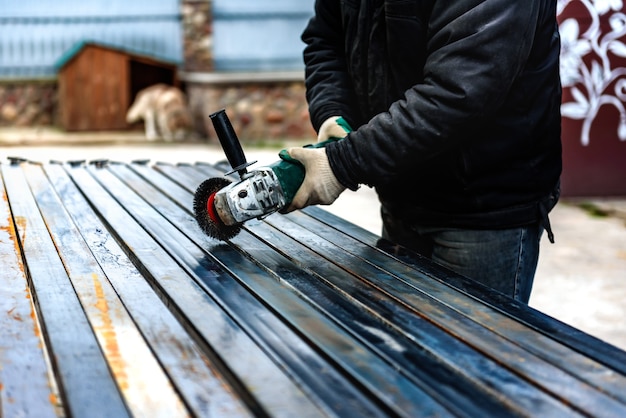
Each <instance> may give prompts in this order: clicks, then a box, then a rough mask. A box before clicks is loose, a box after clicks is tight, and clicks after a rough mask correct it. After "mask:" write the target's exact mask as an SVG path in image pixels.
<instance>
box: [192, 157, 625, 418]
mask: <svg viewBox="0 0 626 418" xmlns="http://www.w3.org/2000/svg"><path fill="white" fill-rule="evenodd" d="M202 171H203V172H205V173H208V174H213V175H215V174H216V173H214V170H213V169H212V168H211V167H206V166H202ZM296 218H298V219H299V218H306V216H305V215H303V214H300V213H298V212H295V213H293V214H290V215H289V216H287V217H282V216H270V217H268V218H267V219H266V222H267V223H269V224H272V225H274V226H275V227H276V228H277V229H278V230H280V231H282V232H285V234H286V235H287V236H286V237H284V239H289V237H298V238H297V241H300V242H304V243H306V245H307V246H308V247H309V248H310V249H312V250H314V251H316V252H318V253H319V254H322V255H323V256H324V257H325V259H326V264H324V262H323V261H321V260H319V259H315V258H313V259H312V260H311V259H310V257H309V259H307V257H306V255H305V254H302V253H298V254H297V255H293V253H294V248H295V246H294V243H293V242H290V243H289V244H288V245H286V246H285V248H287V249H288V251H289V252H291V253H292V256H291V259H293V260H297V262H298V264H299V265H301V266H303V267H304V268H307V269H310V270H312V271H316V272H319V273H320V278H322V279H323V278H325V277H332V278H336V277H338V275H337V274H336V273H334V272H333V270H332V268H331V267H329V263H333V262H334V263H336V264H337V265H339V266H343V268H345V269H348V270H349V271H350V273H352V274H356V275H358V276H360V277H367V278H368V280H366V281H365V283H367V282H372V283H373V285H374V286H375V287H377V288H381V289H385V291H387V292H389V293H390V294H391V295H393V296H394V297H396V298H398V300H400V301H403V303H407V304H408V306H413V307H419V310H418V311H417V312H418V313H419V312H420V311H421V312H425V313H424V314H423V315H425V316H427V317H428V318H429V320H431V321H435V323H438V324H439V326H440V327H442V329H445V330H447V331H448V332H453V333H455V334H456V337H457V338H459V339H461V340H463V341H465V342H466V343H468V344H471V345H472V346H474V347H475V348H476V349H478V350H479V351H480V352H482V353H484V355H487V356H488V358H491V359H493V360H494V361H502V359H503V357H504V362H505V364H508V365H509V366H508V367H510V369H511V370H512V371H513V372H515V373H519V374H520V375H521V376H525V378H531V381H533V382H534V384H536V385H538V386H542V385H546V386H545V387H547V389H546V388H545V387H544V390H547V391H548V392H551V393H553V394H554V396H557V397H564V400H565V402H568V403H569V402H571V403H572V404H573V405H575V406H577V407H578V408H580V409H581V410H587V411H589V410H591V411H593V410H594V409H596V408H597V407H598V403H603V404H604V402H606V403H607V405H611V406H612V407H613V408H614V409H613V410H614V411H619V410H621V409H622V408H623V406H622V405H620V404H619V402H616V401H615V400H613V399H611V397H609V396H605V395H604V394H603V393H601V392H602V391H608V392H609V393H610V394H611V395H612V396H614V397H616V398H618V399H620V398H621V397H623V396H624V395H623V393H624V388H625V387H626V383H625V380H624V379H623V376H619V375H617V374H614V373H606V369H605V368H603V367H601V366H600V365H599V364H597V363H594V362H582V361H579V365H580V363H584V364H583V366H585V367H581V369H582V370H583V373H582V374H587V376H586V377H595V380H596V383H597V386H596V387H597V388H601V389H600V391H601V392H597V393H591V392H594V389H593V388H591V387H589V386H587V384H586V383H585V382H580V381H578V380H576V379H572V378H571V376H569V375H567V374H566V373H565V372H563V371H562V370H561V369H560V368H559V367H555V366H554V365H551V364H549V363H546V362H545V361H542V360H540V359H538V358H537V359H536V358H534V356H533V355H529V353H527V352H525V351H523V350H520V349H519V348H518V347H516V346H515V345H511V344H510V343H509V342H508V341H506V340H503V339H502V338H500V337H499V336H498V335H497V333H498V332H499V330H500V329H505V330H506V329H508V327H513V328H515V327H516V326H517V328H518V331H519V330H520V329H521V330H525V331H526V334H527V335H532V334H533V331H532V330H530V329H527V328H526V329H525V327H524V326H523V325H520V324H518V323H516V322H514V321H512V320H510V319H509V318H508V317H502V315H499V314H498V312H496V311H493V310H492V309H490V308H489V307H488V306H485V305H483V304H481V303H480V302H476V300H474V299H472V298H469V297H467V296H466V295H463V294H462V293H460V292H456V291H451V288H450V287H449V286H445V285H441V284H439V283H438V282H437V281H434V280H428V279H427V276H426V275H424V274H417V275H416V274H415V271H414V270H412V269H407V268H406V266H404V267H403V265H402V264H400V263H394V261H393V259H390V258H389V257H388V256H385V255H383V254H382V253H381V252H379V251H377V250H374V249H372V248H371V247H368V246H365V245H362V244H361V243H359V242H358V241H356V240H354V239H352V238H350V237H349V236H344V235H343V234H340V233H338V231H337V230H336V229H332V230H331V228H327V230H331V231H329V232H328V233H327V234H324V229H323V228H320V225H319V224H315V225H310V226H311V227H310V230H303V229H302V228H301V227H299V226H296V224H294V223H293V222H290V221H289V219H296ZM249 230H250V231H252V232H253V233H256V232H257V231H258V230H259V228H257V229H253V228H252V227H250V228H249ZM313 231H314V232H313ZM321 231H322V232H321ZM320 234H321V235H325V236H326V238H327V239H329V240H334V241H340V242H339V243H338V244H337V245H333V244H331V243H329V242H328V241H326V240H321V239H320V237H319V235H320ZM274 241H275V242H278V239H274ZM358 244H361V245H358ZM346 252H348V253H352V254H351V255H347V254H346ZM255 257H256V256H255ZM305 260H306V261H305ZM372 267H373V268H372ZM385 269H387V270H390V271H393V274H390V273H387V272H386V271H385ZM394 279H396V280H394ZM397 279H401V280H405V281H406V282H407V283H411V284H416V285H415V286H413V285H409V286H407V285H406V284H405V283H403V282H402V281H401V280H397ZM424 279H426V280H424ZM342 283H345V282H342ZM332 286H334V287H335V289H336V290H337V291H344V292H345V291H346V290H345V289H342V288H341V285H340V284H337V283H333V284H332ZM420 288H421V289H420ZM424 288H426V289H425V290H424ZM365 289H367V284H360V285H358V286H356V287H355V288H353V289H351V290H352V291H353V292H355V294H360V293H361V294H362V293H363V292H366V290H365ZM426 295H428V296H426ZM424 296H426V297H424ZM433 298H435V299H441V300H443V306H447V307H446V308H444V309H443V310H442V307H440V306H437V303H436V300H435V304H433ZM377 300H378V298H377V296H376V294H368V295H367V296H365V297H364V303H365V304H367V303H370V304H372V303H374V302H372V301H377ZM452 306H454V307H457V306H458V307H461V308H460V309H461V310H464V311H465V314H466V317H465V318H463V317H462V316H459V315H456V314H455V313H451V312H447V311H448V310H450V308H449V307H452ZM376 308H377V309H378V310H379V311H385V312H386V311H387V310H386V309H383V308H382V307H381V306H377V307H375V308H373V311H376ZM485 308H486V309H485ZM477 312H482V314H481V315H476V313H477ZM473 317H478V318H480V321H483V320H484V319H485V318H490V319H491V320H492V321H491V323H490V324H489V327H488V328H489V329H490V330H491V331H490V330H488V329H486V328H482V327H476V326H474V325H473V324H472V323H473V322H474V321H475V320H474V319H471V318H473ZM494 319H495V321H494ZM394 321H395V322H394V324H389V325H390V326H394V325H398V324H399V323H400V318H399V317H398V316H397V315H394ZM501 321H504V322H505V323H504V324H502V323H501ZM487 322H489V321H487ZM466 328H467V329H466ZM523 336H524V334H523V335H522V337H521V338H522V339H523ZM535 351H536V350H535ZM564 351H567V354H569V357H576V353H575V352H572V351H571V350H564ZM437 352H438V353H442V352H443V351H442V350H440V349H437V350H435V353H437ZM450 354H451V355H452V356H455V357H457V358H458V354H453V353H450ZM569 357H568V358H569ZM520 358H521V359H526V361H523V362H518V361H516V360H519V359H520ZM579 360H584V359H579ZM518 363H519V365H518ZM479 373H480V372H479ZM586 380H589V379H586ZM585 393H587V395H586V396H585Z"/></svg>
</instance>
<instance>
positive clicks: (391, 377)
mask: <svg viewBox="0 0 626 418" xmlns="http://www.w3.org/2000/svg"><path fill="white" fill-rule="evenodd" d="M183 168H185V167H183ZM110 170H112V171H114V172H117V173H118V174H119V175H120V176H121V177H123V179H124V180H125V181H126V182H128V183H129V184H135V190H136V191H137V192H138V193H139V194H141V195H142V196H143V197H144V198H146V199H147V201H148V202H149V203H151V204H152V205H153V206H154V207H158V208H159V211H160V212H161V213H163V214H164V215H166V217H167V218H168V219H169V220H170V222H172V223H173V224H175V225H178V226H179V227H180V229H181V230H182V231H183V232H184V233H185V234H186V235H187V236H189V237H191V238H193V239H194V241H196V242H197V243H199V244H203V243H204V244H206V245H207V246H208V247H207V251H208V252H209V253H210V255H211V256H212V257H214V258H215V260H216V262H218V263H223V264H224V265H225V266H228V267H227V268H228V269H229V270H230V271H232V273H233V274H234V275H235V276H236V278H237V280H239V281H241V282H242V283H244V284H245V286H247V287H248V288H249V289H250V290H251V291H252V292H254V293H256V294H257V297H259V298H262V300H263V301H264V302H265V304H266V305H268V306H270V307H272V308H273V309H274V310H277V311H279V312H280V313H281V314H282V316H283V318H285V319H286V320H288V321H289V322H292V323H293V327H294V328H295V329H297V330H298V332H300V333H305V334H307V333H308V335H307V338H309V339H312V340H318V341H317V342H318V343H319V344H318V345H319V346H322V347H323V348H324V349H325V350H326V355H327V356H328V357H332V358H335V361H336V362H338V363H340V364H341V365H342V366H343V367H345V368H347V369H352V371H353V373H352V375H353V379H359V380H361V381H362V382H361V384H362V385H363V386H366V387H367V386H369V388H370V390H372V391H373V395H374V396H376V395H378V396H379V397H380V398H382V399H384V398H385V397H389V394H390V393H392V392H400V393H398V394H395V396H396V398H395V399H387V403H388V405H389V406H390V408H397V409H398V411H399V412H398V413H401V414H404V413H409V414H410V413H416V411H411V408H413V407H415V405H417V404H420V403H421V405H420V408H421V410H422V411H423V410H424V408H425V405H426V403H427V402H432V401H430V399H429V398H430V397H429V396H425V395H424V394H422V395H421V398H417V396H420V394H419V392H418V393H413V394H411V395H408V394H410V393H411V392H412V391H413V392H414V391H415V389H414V388H413V389H412V388H411V386H412V384H410V383H407V381H406V379H405V377H403V376H401V375H400V376H395V375H397V374H398V373H397V371H396V370H395V369H393V368H391V369H390V368H389V366H388V365H387V364H386V363H385V362H384V361H381V359H379V358H377V357H376V356H372V355H371V354H370V353H367V352H362V350H360V349H358V350H357V349H354V348H350V349H346V347H359V346H360V343H359V341H354V340H352V339H350V338H349V337H348V336H346V335H345V332H344V331H343V330H341V329H340V327H337V325H336V324H335V323H334V322H332V321H331V322H329V321H328V320H327V319H326V318H325V317H323V316H320V312H319V311H317V310H314V309H313V310H312V309H311V308H310V307H308V306H306V305H302V303H301V295H294V294H293V293H292V289H290V288H289V287H287V288H285V286H284V285H283V284H281V283H280V282H276V281H275V279H273V278H272V275H274V274H275V273H274V272H265V271H263V270H261V269H259V268H258V266H257V265H256V264H255V263H253V262H251V261H249V260H248V259H246V258H242V257H241V255H240V254H239V253H238V252H236V251H233V250H232V249H231V248H230V247H228V246H225V245H223V244H218V245H214V244H213V245H212V243H214V241H212V240H209V239H208V238H207V237H206V236H204V235H203V234H202V232H201V231H200V230H199V228H198V227H197V226H196V225H195V222H194V221H193V220H192V218H191V217H190V213H189V211H190V210H191V200H192V198H191V195H189V196H188V197H187V198H185V199H184V200H183V201H182V202H176V203H177V204H174V202H172V201H169V200H168V198H165V197H163V198H162V199H159V198H158V195H154V194H153V193H146V191H147V190H149V189H150V186H149V185H148V184H141V183H136V180H135V179H132V176H130V175H129V173H121V172H123V171H124V168H120V167H117V166H112V167H111V168H110ZM196 175H197V174H196ZM182 177H184V176H182ZM165 186H167V184H165ZM165 186H164V185H161V188H166V187H165ZM168 190H169V188H168ZM174 194H176V193H174ZM185 204H186V205H187V210H186V211H185V212H183V211H182V210H181V208H180V206H184V205H185ZM179 205H180V206H179ZM188 220H189V221H188ZM187 225H191V228H189V227H187ZM245 235H246V234H245V233H244V236H243V237H242V238H241V239H242V240H243V241H246V240H247V239H246V237H245ZM207 241H208V242H207ZM249 241H250V242H251V245H252V246H256V247H259V246H258V244H255V243H254V241H255V240H254V239H250V240H249ZM259 248H260V251H263V250H262V249H261V247H259ZM288 267H289V266H288V265H287V264H285V266H284V268H288ZM297 270H298V269H294V274H295V275H298V274H299V273H298V272H297ZM207 286H210V287H213V288H214V291H215V292H216V293H218V296H219V297H220V298H221V299H222V300H225V301H229V300H232V302H231V304H232V305H233V306H234V305H235V304H236V303H237V300H236V299H233V298H232V296H231V295H232V294H234V293H235V291H234V290H227V291H221V290H220V289H219V288H218V287H216V286H215V285H214V283H207ZM240 297H241V296H240ZM244 312H245V310H244ZM251 317H253V316H252V315H248V316H247V317H246V318H245V321H247V322H249V323H250V331H249V332H258V330H259V329H261V328H262V327H263V326H264V324H255V323H253V322H251V320H250V318H251ZM268 320H269V319H268V318H267V317H266V319H265V321H266V322H267V321H268ZM272 327H273V328H278V327H284V325H282V324H281V323H280V322H278V323H275V324H274V325H273V326H272ZM311 330H316V331H318V334H321V335H322V336H316V335H313V334H314V332H311ZM322 330H323V331H322ZM281 335H282V339H283V340H285V339H286V336H288V335H289V334H288V333H287V332H286V331H283V332H282V333H281ZM296 344H298V340H296V341H294V342H293V343H291V345H296ZM273 347H274V350H280V348H278V347H276V345H275V344H274V345H273ZM277 352H279V351H277ZM308 356H309V360H308V363H309V365H311V364H310V363H311V360H310V358H311V356H312V354H308ZM351 361H352V363H354V364H351ZM359 364H361V365H362V364H367V365H368V366H367V368H364V367H362V366H358V365H359ZM291 367H297V364H296V365H292V366H291ZM326 368H327V367H326ZM314 369H317V367H315V368H314ZM376 371H377V372H378V373H376ZM302 372H303V371H300V372H299V373H302ZM381 375H383V376H385V377H383V378H381ZM301 376H303V375H301ZM314 377H315V376H314ZM324 383H325V382H321V386H320V384H318V385H317V387H316V388H315V391H314V392H316V393H324V392H327V391H328V388H332V393H331V395H332V394H334V395H340V396H341V398H343V399H344V402H345V399H349V398H347V397H346V396H345V395H344V394H339V393H336V392H338V390H339V389H340V388H341V386H338V385H337V384H334V385H328V384H327V382H326V385H324ZM312 384H315V382H313V383H312ZM399 387H401V388H402V389H398V388H399ZM384 388H386V389H387V392H384V391H383V389H384ZM390 388H391V389H390ZM403 393H406V394H407V398H406V399H405V398H403V397H402V394H403ZM327 396H328V395H327ZM370 396H371V395H370ZM418 399H419V400H418ZM361 402H362V401H361ZM330 404H334V401H333V402H330ZM353 412H355V411H353Z"/></svg>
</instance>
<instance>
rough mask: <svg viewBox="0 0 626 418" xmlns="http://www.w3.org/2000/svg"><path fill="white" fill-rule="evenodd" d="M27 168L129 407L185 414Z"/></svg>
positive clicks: (59, 210)
mask: <svg viewBox="0 0 626 418" xmlns="http://www.w3.org/2000/svg"><path fill="white" fill-rule="evenodd" d="M23 171H24V173H25V176H26V179H27V181H28V183H29V185H30V187H31V190H32V191H33V194H34V195H35V196H36V201H37V205H38V207H39V210H40V212H41V214H42V216H43V220H44V222H45V223H46V226H47V228H48V231H49V233H50V236H51V238H52V240H53V242H54V245H55V247H56V249H57V253H58V255H59V257H60V259H61V261H62V262H63V265H64V267H65V270H66V272H67V274H68V276H69V279H70V281H71V283H72V286H73V288H74V291H75V292H76V295H77V296H78V298H79V300H80V302H81V305H82V307H83V310H84V311H85V313H86V315H87V318H88V320H89V322H90V325H91V327H92V329H93V331H94V333H95V336H96V338H97V340H98V342H99V345H100V349H101V350H102V352H103V353H104V356H105V358H106V361H107V363H108V366H109V369H110V370H111V373H112V374H113V377H114V379H115V381H116V383H117V386H118V388H119V390H120V392H122V394H123V396H124V401H125V403H126V405H127V406H128V409H129V410H130V412H131V413H132V414H133V415H136V416H152V417H155V416H163V417H171V416H184V415H186V414H187V409H186V408H185V406H184V404H183V402H182V400H181V399H180V397H179V396H178V394H177V393H176V391H175V389H174V387H173V386H172V384H171V383H170V381H169V379H168V377H167V375H166V374H165V372H164V371H163V370H162V368H161V367H160V365H159V362H158V361H157V359H156V358H155V357H154V356H153V354H152V349H151V348H150V347H149V346H148V345H147V344H146V342H145V340H144V339H143V337H142V335H141V333H140V332H139V330H138V329H137V327H136V326H135V323H134V321H133V319H132V317H131V316H130V315H129V314H128V312H127V311H126V309H125V307H124V304H123V303H122V301H121V300H120V299H119V297H118V295H117V293H116V291H115V290H114V289H113V286H111V284H110V283H109V281H108V278H107V276H106V274H105V273H104V272H103V271H102V269H101V268H100V265H99V264H98V261H97V260H96V259H95V258H94V257H93V254H92V253H91V251H90V249H89V246H88V245H87V243H86V242H85V241H84V239H83V237H82V235H81V233H80V231H79V230H78V228H77V227H76V226H75V224H74V223H73V221H72V219H71V218H70V216H69V214H68V213H67V211H66V210H65V208H64V206H63V204H62V202H61V201H60V199H59V197H58V195H57V194H56V193H55V190H54V189H53V187H52V185H51V184H50V182H49V181H48V177H47V176H46V175H45V173H44V172H43V170H42V167H41V166H36V165H33V164H28V165H24V167H23ZM67 197H69V196H66V198H67Z"/></svg>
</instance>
